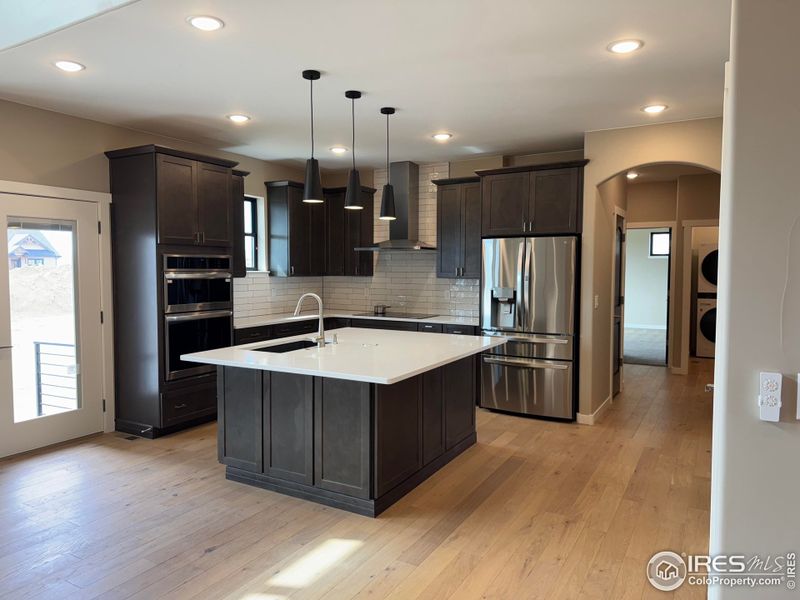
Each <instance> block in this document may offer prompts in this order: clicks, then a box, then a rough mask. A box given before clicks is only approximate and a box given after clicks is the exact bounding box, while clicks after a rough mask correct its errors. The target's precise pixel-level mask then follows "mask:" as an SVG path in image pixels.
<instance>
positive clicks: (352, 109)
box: [350, 98, 356, 170]
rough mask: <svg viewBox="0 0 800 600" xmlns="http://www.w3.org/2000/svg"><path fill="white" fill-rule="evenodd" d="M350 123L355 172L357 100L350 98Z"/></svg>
mask: <svg viewBox="0 0 800 600" xmlns="http://www.w3.org/2000/svg"><path fill="white" fill-rule="evenodd" d="M350 121H351V122H352V124H353V149H352V151H351V154H352V155H353V170H355V168H356V99H355V98H350Z"/></svg>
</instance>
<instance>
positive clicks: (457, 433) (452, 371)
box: [441, 356, 476, 450]
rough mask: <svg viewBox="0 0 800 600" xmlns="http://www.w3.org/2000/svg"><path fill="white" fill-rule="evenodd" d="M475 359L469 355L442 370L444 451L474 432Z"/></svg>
mask: <svg viewBox="0 0 800 600" xmlns="http://www.w3.org/2000/svg"><path fill="white" fill-rule="evenodd" d="M474 369H475V358H474V357H472V356H468V357H467V358H462V359H461V360H459V361H456V362H454V363H450V364H448V365H445V366H443V367H442V368H441V373H442V388H443V389H444V390H445V393H444V412H445V415H446V419H445V450H449V449H450V448H452V447H453V446H455V445H456V444H457V443H458V442H460V441H461V440H463V439H464V438H465V437H467V436H468V435H469V434H470V433H472V432H473V431H475V391H476V390H475V374H474V371H473V370H474Z"/></svg>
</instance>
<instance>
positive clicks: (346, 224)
mask: <svg viewBox="0 0 800 600" xmlns="http://www.w3.org/2000/svg"><path fill="white" fill-rule="evenodd" d="M346 191H347V190H346V188H326V189H325V190H324V192H325V219H326V223H325V226H326V238H327V239H326V244H325V246H326V257H325V275H348V276H371V275H372V274H373V255H372V253H370V252H356V251H355V250H354V248H358V247H362V246H371V245H372V240H373V227H374V226H373V216H374V213H375V210H374V196H375V189H374V188H370V187H365V186H363V187H362V188H361V198H362V203H363V205H364V208H363V209H361V210H347V209H346V208H345V207H344V199H345V193H346Z"/></svg>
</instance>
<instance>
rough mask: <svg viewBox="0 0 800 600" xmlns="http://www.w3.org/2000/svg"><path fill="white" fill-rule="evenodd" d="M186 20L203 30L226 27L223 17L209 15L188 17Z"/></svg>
mask: <svg viewBox="0 0 800 600" xmlns="http://www.w3.org/2000/svg"><path fill="white" fill-rule="evenodd" d="M186 20H187V21H188V22H189V25H191V26H192V27H195V28H197V29H200V30H201V31H216V30H217V29H222V28H223V27H225V23H223V22H222V20H221V19H218V18H217V17H210V16H208V15H198V16H195V17H188V18H187V19H186Z"/></svg>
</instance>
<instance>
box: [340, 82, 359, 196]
mask: <svg viewBox="0 0 800 600" xmlns="http://www.w3.org/2000/svg"><path fill="white" fill-rule="evenodd" d="M344 97H345V98H349V99H350V118H351V122H352V125H353V145H352V147H351V148H350V153H351V154H352V155H353V168H352V169H350V175H349V177H348V178H347V192H346V193H345V195H344V207H345V208H349V209H350V210H361V209H363V208H364V203H363V202H362V200H361V176H360V175H359V173H358V169H356V100H358V99H359V98H361V92H359V91H357V90H348V91H346V92H345V93H344Z"/></svg>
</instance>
